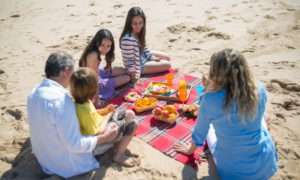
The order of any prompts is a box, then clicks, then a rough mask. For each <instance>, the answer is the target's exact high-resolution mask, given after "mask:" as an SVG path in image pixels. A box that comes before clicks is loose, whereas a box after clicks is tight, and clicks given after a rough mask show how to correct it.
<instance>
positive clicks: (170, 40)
mask: <svg viewBox="0 0 300 180" xmlns="http://www.w3.org/2000/svg"><path fill="white" fill-rule="evenodd" d="M175 41H177V39H169V42H175Z"/></svg>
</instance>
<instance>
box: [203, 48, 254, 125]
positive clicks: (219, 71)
mask: <svg viewBox="0 0 300 180" xmlns="http://www.w3.org/2000/svg"><path fill="white" fill-rule="evenodd" d="M209 80H210V81H211V83H210V85H209V86H208V91H211V92H217V91H219V90H221V89H224V90H225V92H226V98H225V99H224V100H223V107H222V108H223V112H224V114H227V115H228V117H229V120H230V111H231V108H232V101H234V102H236V104H237V107H238V115H239V117H240V118H241V120H242V122H243V124H246V122H245V119H249V121H254V119H255V117H256V114H257V111H258V102H259V98H258V86H257V83H256V81H255V78H254V76H253V75H252V72H251V70H250V68H249V66H248V63H247V61H246V59H245V57H244V56H243V55H242V53H240V52H239V51H235V50H233V49H222V50H220V51H218V52H216V53H214V54H213V55H212V57H211V59H210V70H209Z"/></svg>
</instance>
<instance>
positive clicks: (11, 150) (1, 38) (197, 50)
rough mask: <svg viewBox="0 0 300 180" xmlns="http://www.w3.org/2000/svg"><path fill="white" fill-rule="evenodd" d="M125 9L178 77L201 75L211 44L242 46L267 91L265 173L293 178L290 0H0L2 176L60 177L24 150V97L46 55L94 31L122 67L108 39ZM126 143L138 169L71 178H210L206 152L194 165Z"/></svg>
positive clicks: (296, 168) (298, 23)
mask: <svg viewBox="0 0 300 180" xmlns="http://www.w3.org/2000/svg"><path fill="white" fill-rule="evenodd" d="M141 2H143V3H141ZM133 6H140V7H141V8H142V9H143V10H144V12H145V14H146V16H147V37H146V39H147V43H148V46H149V48H150V49H151V50H160V51H164V52H166V53H168V54H170V55H171V61H172V66H173V67H174V68H176V67H180V66H184V67H185V73H186V74H190V75H193V76H197V77H201V75H202V73H206V72H207V71H208V67H209V58H210V56H211V55H212V53H214V52H215V51H217V50H219V49H222V48H225V47H231V48H235V49H237V50H239V51H242V52H244V55H245V56H246V58H247V60H248V62H249V64H250V66H251V69H252V70H253V72H254V73H255V76H256V78H257V79H258V80H259V81H262V82H263V83H264V84H265V86H266V88H267V90H268V92H269V100H268V104H267V113H268V114H269V115H270V120H269V121H268V123H267V124H268V127H269V130H270V133H271V135H272V137H273V139H274V141H275V143H276V147H277V150H278V158H279V160H278V167H279V169H278V172H277V173H276V174H275V176H274V177H272V179H300V133H299V129H300V118H299V114H300V107H299V106H300V93H299V91H300V86H299V85H300V80H299V77H300V71H299V68H300V51H299V49H300V42H299V41H300V30H299V29H300V1H299V0H285V1H278V0H251V1H240V0H228V1H224V0H215V1H209V0H205V1H204V0H203V1H195V0H194V1H193V0H185V1H180V0H164V1H163V0H160V1H158V0H144V1H134V0H127V1H126V2H125V1H124V2H123V1H115V0H112V1H110V2H109V1H92V0H90V1H70V0H69V1H62V0H60V1H59V0H45V1H38V0H23V1H20V0H10V1H7V0H0V102H1V105H0V114H1V115H0V119H1V121H0V176H2V179H42V178H48V179H52V180H53V179H62V178H60V177H59V176H52V177H48V176H46V175H45V174H44V173H43V172H42V171H41V168H40V166H39V165H38V163H37V161H36V158H35V157H34V155H33V154H32V150H31V146H30V141H29V139H28V137H29V127H28V124H27V112H26V97H27V95H28V94H29V92H30V91H31V90H32V89H33V88H34V87H35V86H36V85H38V84H40V82H41V81H42V80H43V79H44V78H45V76H44V72H43V71H44V65H45V61H46V59H47V57H48V55H49V54H50V53H52V52H54V51H57V50H63V51H66V52H68V53H70V54H71V55H72V56H73V57H74V58H75V59H76V61H77V62H78V59H79V57H80V55H81V53H82V51H83V49H84V48H85V46H86V44H87V42H89V41H90V40H91V38H92V37H93V36H94V34H95V33H96V32H97V31H98V30H99V29H101V28H107V29H109V30H110V31H111V32H112V33H113V35H114V37H115V42H116V44H117V47H116V52H115V53H116V57H117V58H116V61H115V62H114V64H113V65H114V66H118V65H119V66H122V61H121V53H120V49H119V48H118V39H119V36H120V34H121V31H122V28H123V25H124V22H125V17H126V14H127V12H128V10H129V9H130V8H131V7H133ZM102 65H103V64H102ZM130 148H131V149H132V150H134V151H138V152H140V153H141V158H140V164H139V165H138V166H136V167H134V168H126V167H122V166H120V165H118V164H115V163H113V164H112V165H111V166H110V167H109V168H105V167H101V168H100V169H97V170H95V171H92V172H90V173H87V174H84V175H81V176H76V177H73V178H71V179H102V178H103V179H108V180H112V179H220V177H219V176H218V174H217V171H216V167H215V165H214V164H213V162H212V161H211V158H210V159H209V161H208V163H202V164H201V165H200V166H199V170H198V171H195V170H193V169H192V168H191V167H190V166H189V165H184V164H182V163H180V162H177V161H175V160H173V159H172V158H170V157H168V156H166V155H164V154H163V153H161V152H159V151H157V150H156V149H154V148H152V147H151V146H149V145H148V144H146V143H144V142H142V141H141V140H139V139H138V138H136V137H135V138H134V140H133V142H132V143H131V144H130ZM21 149H22V150H21Z"/></svg>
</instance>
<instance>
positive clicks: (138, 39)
mask: <svg viewBox="0 0 300 180" xmlns="http://www.w3.org/2000/svg"><path fill="white" fill-rule="evenodd" d="M145 36H146V17H145V14H144V12H143V10H142V9H141V8H139V7H133V8H131V9H130V10H129V12H128V14H127V18H126V22H125V26H124V29H123V32H122V34H121V37H120V48H121V50H122V59H123V63H124V66H125V69H126V70H127V73H128V74H129V76H130V79H131V82H132V83H133V84H134V86H140V85H142V84H143V82H142V81H141V80H140V79H139V78H140V76H141V74H150V73H158V72H163V71H167V70H168V69H170V68H171V63H170V62H169V61H170V56H169V55H168V54H166V53H163V52H159V51H152V53H151V52H150V49H149V48H148V46H147V44H146V40H145Z"/></svg>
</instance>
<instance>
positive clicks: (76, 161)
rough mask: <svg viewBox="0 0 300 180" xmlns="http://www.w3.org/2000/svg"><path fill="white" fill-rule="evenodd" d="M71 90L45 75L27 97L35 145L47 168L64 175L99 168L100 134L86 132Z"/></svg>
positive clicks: (31, 132) (41, 161) (42, 163)
mask: <svg viewBox="0 0 300 180" xmlns="http://www.w3.org/2000/svg"><path fill="white" fill-rule="evenodd" d="M68 94H69V92H68V91H67V90H66V89H65V88H63V87H62V86H61V85H60V84H58V83H57V82H55V81H52V80H50V79H45V80H44V81H43V82H42V84H41V85H40V86H37V87H36V88H34V89H33V90H32V91H31V93H30V95H29V96H28V98H27V112H28V123H29V127H30V139H31V144H32V149H33V152H34V154H35V156H36V157H37V160H38V162H39V163H40V165H41V167H42V169H43V171H44V172H45V173H47V174H50V175H52V174H58V175H60V176H62V177H64V178H68V177H71V176H74V175H78V174H83V173H86V172H89V171H91V170H93V169H95V168H99V163H98V162H97V161H96V159H95V158H94V157H93V154H92V151H93V149H94V148H95V146H96V144H97V137H96V136H82V135H81V133H80V127H79V121H78V118H77V115H76V107H75V104H74V103H73V101H72V99H71V98H70V97H69V96H68Z"/></svg>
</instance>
